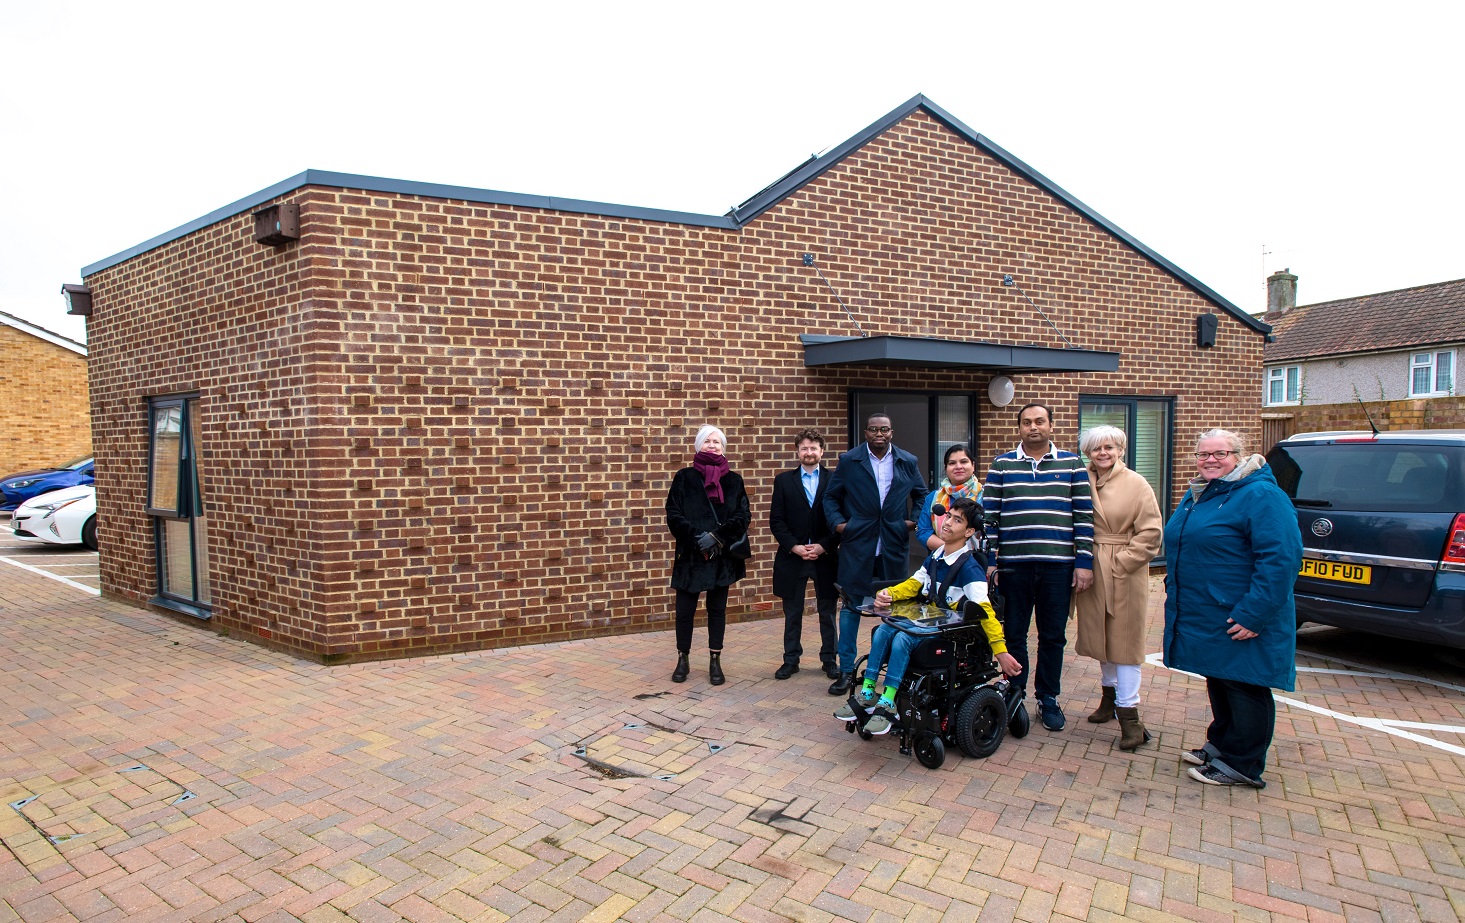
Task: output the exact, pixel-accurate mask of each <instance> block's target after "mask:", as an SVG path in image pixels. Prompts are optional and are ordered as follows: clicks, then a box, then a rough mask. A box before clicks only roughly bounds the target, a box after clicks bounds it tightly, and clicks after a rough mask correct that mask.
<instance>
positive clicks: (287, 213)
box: [254, 202, 300, 247]
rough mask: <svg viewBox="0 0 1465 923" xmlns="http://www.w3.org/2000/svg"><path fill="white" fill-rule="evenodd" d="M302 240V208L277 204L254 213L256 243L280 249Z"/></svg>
mask: <svg viewBox="0 0 1465 923" xmlns="http://www.w3.org/2000/svg"><path fill="white" fill-rule="evenodd" d="M299 239H300V206H299V205H289V204H284V203H278V202H277V203H276V204H274V205H271V206H269V207H268V208H261V209H260V210H259V211H257V212H255V213H254V240H255V243H260V244H269V245H270V246H271V247H280V246H283V245H285V244H288V243H289V242H290V241H292V240H299Z"/></svg>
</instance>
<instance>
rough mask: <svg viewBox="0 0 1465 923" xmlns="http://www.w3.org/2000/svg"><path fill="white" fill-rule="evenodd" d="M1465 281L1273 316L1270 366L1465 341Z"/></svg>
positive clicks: (1265, 351)
mask: <svg viewBox="0 0 1465 923" xmlns="http://www.w3.org/2000/svg"><path fill="white" fill-rule="evenodd" d="M1462 317H1465V279H1456V280H1454V281H1453V282H1436V283H1434V284H1432V285H1418V286H1415V287H1414V288H1403V289H1399V290H1398V291H1394V292H1380V293H1379V294H1377V295H1362V296H1360V297H1358V298H1341V299H1339V300H1337V301H1324V302H1321V303H1319V304H1310V305H1305V306H1302V307H1297V308H1293V309H1292V310H1291V311H1288V312H1287V313H1286V314H1283V315H1280V316H1278V315H1268V316H1267V317H1266V318H1265V320H1267V321H1268V322H1270V323H1271V324H1272V335H1273V337H1274V338H1275V340H1276V342H1273V343H1268V344H1267V345H1266V346H1264V347H1263V348H1262V359H1263V361H1264V362H1267V363H1275V362H1281V361H1284V360H1287V359H1311V358H1316V357H1320V356H1339V355H1346V354H1350V353H1376V352H1385V351H1388V350H1398V349H1410V348H1412V347H1416V346H1436V345H1440V344H1444V343H1460V342H1465V328H1462V326H1461V323H1460V321H1461V318H1462Z"/></svg>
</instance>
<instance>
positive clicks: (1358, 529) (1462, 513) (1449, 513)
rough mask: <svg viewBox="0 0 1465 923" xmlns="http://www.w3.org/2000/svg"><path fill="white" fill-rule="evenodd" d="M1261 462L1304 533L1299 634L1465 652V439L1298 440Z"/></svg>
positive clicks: (1430, 434)
mask: <svg viewBox="0 0 1465 923" xmlns="http://www.w3.org/2000/svg"><path fill="white" fill-rule="evenodd" d="M1267 463H1268V464H1270V465H1271V466H1272V473H1273V474H1275V475H1276V476H1277V484H1278V485H1280V486H1281V488H1282V490H1284V491H1286V493H1287V496H1289V497H1291V498H1292V505H1293V506H1294V507H1296V509H1297V525H1298V528H1300V529H1301V530H1302V540H1303V541H1302V544H1303V546H1304V547H1303V551H1302V559H1303V560H1302V570H1301V572H1300V573H1299V574H1298V575H1297V584H1296V587H1295V592H1294V596H1295V598H1296V600H1297V621H1298V624H1301V623H1302V622H1316V623H1318V624H1321V625H1334V626H1337V627H1339V628H1347V629H1350V630H1353V631H1364V632H1371V633H1373V634H1378V635H1385V636H1387V637H1392V638H1403V639H1405V640H1408V641H1414V642H1416V643H1420V644H1424V645H1428V646H1431V647H1438V646H1444V647H1452V648H1457V649H1462V650H1465V430H1412V431H1411V430H1400V431H1395V432H1382V433H1371V432H1366V431H1365V432H1332V433H1300V434H1298V435H1296V436H1292V437H1289V438H1287V439H1284V440H1282V441H1281V442H1279V443H1277V446H1276V448H1274V449H1272V451H1271V452H1269V453H1267Z"/></svg>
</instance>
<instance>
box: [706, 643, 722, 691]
mask: <svg viewBox="0 0 1465 923" xmlns="http://www.w3.org/2000/svg"><path fill="white" fill-rule="evenodd" d="M707 679H708V680H709V681H711V683H712V685H714V686H721V685H722V684H723V683H725V682H727V677H726V676H723V675H722V651H713V652H712V659H711V661H710V662H709V663H708V664H707Z"/></svg>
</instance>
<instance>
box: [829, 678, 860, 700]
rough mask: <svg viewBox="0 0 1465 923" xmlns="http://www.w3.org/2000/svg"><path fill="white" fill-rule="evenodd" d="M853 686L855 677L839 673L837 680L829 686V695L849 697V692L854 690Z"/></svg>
mask: <svg viewBox="0 0 1465 923" xmlns="http://www.w3.org/2000/svg"><path fill="white" fill-rule="evenodd" d="M854 685H855V675H854V674H853V673H841V674H839V679H837V680H835V681H834V682H833V683H831V684H830V686H829V694H830V695H849V691H850V690H851V689H853V688H854Z"/></svg>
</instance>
